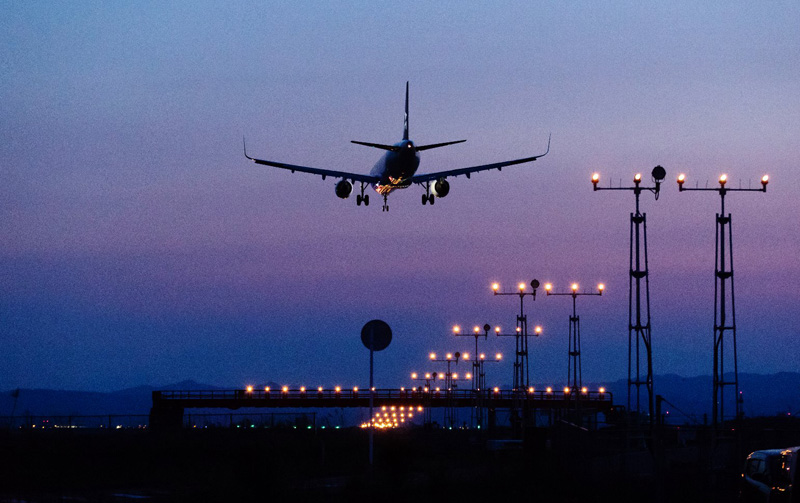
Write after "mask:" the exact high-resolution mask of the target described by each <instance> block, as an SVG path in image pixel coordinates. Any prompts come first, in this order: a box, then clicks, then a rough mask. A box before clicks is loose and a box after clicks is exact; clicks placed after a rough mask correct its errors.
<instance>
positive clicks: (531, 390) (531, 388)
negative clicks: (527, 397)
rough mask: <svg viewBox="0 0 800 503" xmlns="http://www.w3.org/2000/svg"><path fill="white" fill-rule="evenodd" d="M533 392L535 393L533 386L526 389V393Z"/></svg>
mask: <svg viewBox="0 0 800 503" xmlns="http://www.w3.org/2000/svg"><path fill="white" fill-rule="evenodd" d="M534 391H536V390H535V389H533V386H531V387H530V388H528V393H533V392H534Z"/></svg>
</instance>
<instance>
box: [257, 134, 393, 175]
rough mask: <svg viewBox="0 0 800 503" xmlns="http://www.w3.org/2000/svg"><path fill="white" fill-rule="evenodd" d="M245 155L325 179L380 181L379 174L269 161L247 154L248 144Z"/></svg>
mask: <svg viewBox="0 0 800 503" xmlns="http://www.w3.org/2000/svg"><path fill="white" fill-rule="evenodd" d="M243 143H244V142H243ZM244 156H245V157H247V158H248V159H250V160H251V161H253V162H254V163H256V164H263V165H265V166H272V167H274V168H281V169H288V170H289V171H291V172H292V173H294V172H295V171H300V172H301V173H311V174H312V175H319V176H321V177H322V179H323V180H324V179H325V178H326V177H328V176H331V177H334V178H342V179H345V180H351V181H354V182H364V183H377V182H379V181H380V178H379V177H377V176H372V175H364V174H360V173H348V172H346V171H335V170H332V169H320V168H312V167H309V166H298V165H295V164H286V163H283V162H275V161H267V160H264V159H256V158H254V157H250V156H249V155H247V145H246V144H245V146H244Z"/></svg>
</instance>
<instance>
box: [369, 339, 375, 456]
mask: <svg viewBox="0 0 800 503" xmlns="http://www.w3.org/2000/svg"><path fill="white" fill-rule="evenodd" d="M373 347H375V330H374V329H373V328H372V327H370V329H369V421H370V428H369V466H370V467H371V466H372V457H373V456H372V455H373V436H374V434H375V432H374V430H375V428H374V426H373V425H372V424H371V423H372V407H373V406H374V404H373V399H374V397H375V392H374V391H373V386H374V384H373V379H372V375H373V374H372V368H373V365H372V363H373V355H374V353H375V351H374V350H373V349H372V348H373Z"/></svg>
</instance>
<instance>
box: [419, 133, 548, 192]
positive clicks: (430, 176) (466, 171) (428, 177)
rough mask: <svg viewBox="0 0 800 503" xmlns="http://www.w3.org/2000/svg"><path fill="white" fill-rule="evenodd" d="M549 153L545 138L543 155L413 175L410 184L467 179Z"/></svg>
mask: <svg viewBox="0 0 800 503" xmlns="http://www.w3.org/2000/svg"><path fill="white" fill-rule="evenodd" d="M549 152H550V138H549V137H548V138H547V151H545V153H544V154H539V155H535V156H533V157H525V158H523V159H514V160H513V161H503V162H495V163H493V164H482V165H480V166H472V167H469V168H459V169H451V170H448V171H438V172H436V173H426V174H422V175H415V176H412V177H411V182H412V183H418V184H423V183H427V182H431V181H433V180H438V179H439V178H447V177H449V176H453V177H455V176H461V175H466V176H467V178H469V176H470V175H471V174H472V173H477V172H478V171H488V170H491V169H497V170H501V169H503V168H505V167H506V166H513V165H514V164H523V163H526V162H532V161H535V160H536V159H538V158H540V157H544V156H546V155H547V154H548V153H549Z"/></svg>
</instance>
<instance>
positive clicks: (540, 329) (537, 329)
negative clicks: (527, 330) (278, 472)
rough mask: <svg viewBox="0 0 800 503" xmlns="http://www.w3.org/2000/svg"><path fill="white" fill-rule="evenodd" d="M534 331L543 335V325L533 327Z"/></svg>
mask: <svg viewBox="0 0 800 503" xmlns="http://www.w3.org/2000/svg"><path fill="white" fill-rule="evenodd" d="M533 333H535V334H536V335H541V333H542V327H541V326H540V325H536V328H534V329H533Z"/></svg>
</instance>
